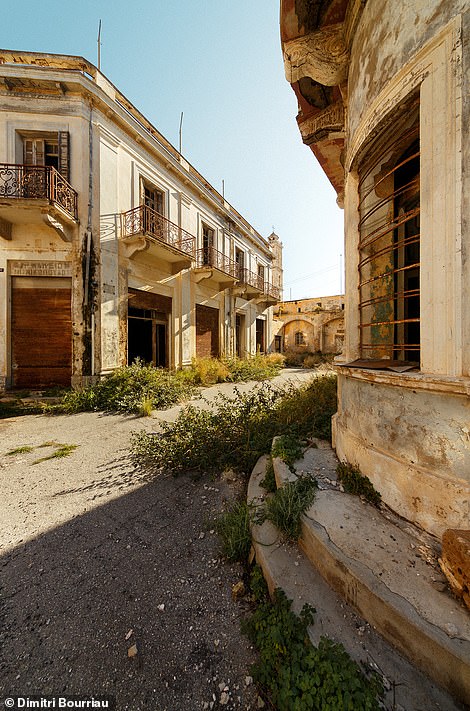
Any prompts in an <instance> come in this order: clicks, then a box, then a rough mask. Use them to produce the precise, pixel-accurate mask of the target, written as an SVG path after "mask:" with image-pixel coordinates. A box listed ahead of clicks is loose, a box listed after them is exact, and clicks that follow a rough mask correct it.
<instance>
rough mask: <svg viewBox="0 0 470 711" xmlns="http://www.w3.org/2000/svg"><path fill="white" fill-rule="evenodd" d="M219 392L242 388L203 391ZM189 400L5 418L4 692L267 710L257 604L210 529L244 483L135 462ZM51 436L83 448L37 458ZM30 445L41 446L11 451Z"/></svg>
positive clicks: (120, 705) (0, 682)
mask: <svg viewBox="0 0 470 711" xmlns="http://www.w3.org/2000/svg"><path fill="white" fill-rule="evenodd" d="M309 377H310V374H309V373H308V372H305V371H285V372H284V373H283V374H282V375H281V376H279V377H278V378H277V379H276V381H277V382H278V383H282V382H286V380H287V379H293V380H294V381H297V382H302V381H304V380H306V379H308V378H309ZM252 387H253V384H242V385H241V386H239V388H240V389H241V390H248V389H250V388H252ZM220 391H222V392H225V393H228V394H229V393H230V392H233V386H231V385H221V386H214V387H213V388H209V389H207V390H205V391H204V397H205V398H206V399H207V400H208V401H209V402H210V401H211V400H212V399H213V397H214V396H215V395H216V394H217V393H218V392H220ZM202 404H203V406H204V403H202ZM206 406H207V405H206ZM178 411H179V407H178V408H172V409H171V410H168V411H166V412H164V413H163V412H156V413H154V416H153V417H152V418H136V417H132V416H122V415H104V414H100V413H82V414H77V415H69V416H65V415H63V416H57V417H47V416H27V417H17V418H11V419H8V420H0V500H1V502H2V505H1V531H0V556H1V557H0V570H1V574H0V575H1V577H0V584H1V599H0V616H1V624H2V628H3V644H2V651H1V662H0V664H1V666H0V700H1V697H2V696H3V697H5V696H13V695H15V694H18V695H32V694H44V693H48V694H60V693H66V694H82V695H87V696H89V697H91V696H92V695H95V696H96V695H99V694H110V695H112V696H114V697H115V698H116V702H117V706H116V708H117V709H119V710H121V709H130V710H132V711H139V710H141V709H142V710H144V709H145V710H146V711H147V710H149V711H150V710H151V711H193V710H194V711H196V710H197V709H204V708H207V709H210V708H219V707H222V706H223V707H224V708H227V709H235V708H240V709H246V710H249V709H254V708H257V706H258V703H259V701H258V695H257V692H256V689H255V688H254V686H253V684H252V683H250V678H249V676H248V675H249V666H250V664H251V663H252V661H253V660H254V653H253V650H252V649H251V647H250V645H249V643H248V641H247V640H246V639H245V638H244V637H243V636H242V635H241V633H240V631H239V622H240V618H241V617H242V616H243V615H244V613H245V611H246V604H245V603H243V602H242V603H240V602H234V601H233V600H232V595H231V588H232V585H233V584H234V583H236V582H237V581H238V580H239V579H240V577H241V575H242V571H241V569H240V568H239V567H238V566H229V565H227V564H226V563H225V562H224V561H223V560H222V559H221V556H220V549H219V543H218V540H217V537H216V535H215V534H214V533H213V528H212V522H213V519H214V516H215V515H216V514H217V513H218V512H220V511H221V510H222V509H223V507H224V505H226V502H227V501H230V500H232V499H233V498H234V497H236V496H237V495H238V494H239V493H240V492H239V485H238V483H237V482H234V481H227V480H217V481H212V480H211V479H210V478H209V477H207V476H206V477H204V476H203V477H201V478H199V479H197V480H196V479H192V478H190V477H189V476H181V477H178V478H176V479H175V478H173V477H163V476H160V477H156V478H155V477H153V478H151V477H148V476H146V475H145V474H144V473H142V472H137V471H135V470H134V468H133V467H132V464H131V462H130V461H129V459H128V448H129V440H130V434H131V432H132V431H136V430H141V429H145V430H149V431H150V430H154V429H155V428H158V420H159V419H166V420H170V421H171V420H173V419H174V418H175V417H176V416H177V413H178ZM54 442H55V443H60V444H73V445H77V447H76V449H75V450H74V451H72V452H71V454H70V455H69V456H67V457H65V458H62V459H49V460H45V461H41V462H38V460H39V459H41V458H43V457H46V456H47V455H49V454H51V453H52V452H53V451H54V449H55V446H56V445H54V444H51V443H54ZM46 443H49V444H46ZM43 445H45V446H43ZM20 447H31V448H32V449H31V451H28V452H23V453H17V454H13V455H11V454H7V452H11V451H12V450H14V449H17V448H20ZM134 645H135V649H134ZM129 650H131V651H130V653H131V654H133V653H134V652H135V651H136V652H137V654H136V655H135V656H132V657H129V656H128V654H129Z"/></svg>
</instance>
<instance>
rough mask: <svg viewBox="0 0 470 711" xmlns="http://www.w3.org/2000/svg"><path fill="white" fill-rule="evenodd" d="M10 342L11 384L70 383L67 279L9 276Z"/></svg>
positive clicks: (70, 338)
mask: <svg viewBox="0 0 470 711" xmlns="http://www.w3.org/2000/svg"><path fill="white" fill-rule="evenodd" d="M11 345H12V349H11V350H12V376H13V385H14V386H15V387H21V388H23V387H27V388H41V387H48V386H50V385H70V379H71V375H72V316H71V280H70V279H66V278H46V277H13V279H12V289H11Z"/></svg>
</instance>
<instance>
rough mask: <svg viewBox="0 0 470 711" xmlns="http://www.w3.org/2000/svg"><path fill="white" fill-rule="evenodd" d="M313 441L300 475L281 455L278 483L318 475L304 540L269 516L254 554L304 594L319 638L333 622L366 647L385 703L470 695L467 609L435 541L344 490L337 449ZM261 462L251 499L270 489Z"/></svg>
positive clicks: (445, 702) (409, 704)
mask: <svg viewBox="0 0 470 711" xmlns="http://www.w3.org/2000/svg"><path fill="white" fill-rule="evenodd" d="M315 445H317V446H316V447H313V448H310V449H308V450H307V451H306V453H305V455H304V458H303V459H302V460H301V461H300V462H298V463H297V465H296V473H295V474H292V473H291V472H290V471H289V469H288V468H287V467H286V466H285V464H284V463H283V462H281V461H280V460H278V459H275V460H274V467H275V474H276V480H277V484H278V486H279V485H282V484H284V483H285V482H286V481H289V480H291V479H292V478H295V477H296V476H298V475H301V474H305V473H308V474H314V475H315V476H316V478H317V481H318V484H319V491H318V492H317V495H316V498H315V501H314V503H313V505H312V506H311V507H310V509H309V510H308V511H307V514H306V515H305V516H304V517H303V520H302V535H301V539H300V541H299V547H297V546H294V547H292V546H287V545H286V544H285V543H283V542H282V539H281V538H280V536H279V534H278V532H277V530H276V529H275V528H274V527H273V526H272V525H271V524H269V522H265V523H264V524H263V525H262V526H261V527H259V526H256V527H254V529H253V540H254V547H255V551H256V556H257V560H258V562H259V563H260V565H261V566H262V568H263V570H264V573H265V576H266V579H267V581H268V585H269V586H270V589H271V590H272V589H273V588H274V587H281V588H283V589H284V590H285V592H286V593H287V595H288V596H289V597H292V598H293V599H294V606H296V607H297V609H300V608H301V607H302V604H303V603H304V602H310V604H312V605H313V606H314V607H316V609H317V611H318V612H317V618H319V619H320V624H318V622H317V623H316V624H315V625H314V629H313V631H312V634H313V637H314V638H315V636H317V637H319V636H320V635H319V634H318V630H319V629H322V630H326V631H323V632H322V633H324V634H328V636H332V637H333V638H334V639H336V640H338V641H342V642H343V644H345V646H346V649H347V650H348V652H349V653H350V654H351V655H352V656H353V658H356V659H359V658H361V656H360V655H361V653H364V652H366V653H367V654H366V659H367V660H368V661H369V662H370V663H371V664H372V666H374V665H376V666H377V667H378V668H379V669H380V670H381V673H382V674H383V676H384V677H385V679H386V685H388V686H389V690H388V694H387V696H388V703H389V704H390V705H389V706H387V707H388V708H396V707H397V703H399V704H400V705H401V706H402V707H403V708H404V709H406V711H412V709H416V710H418V709H426V711H428V710H430V709H438V708H439V709H453V708H459V706H458V703H464V704H465V702H467V703H468V699H470V616H469V615H468V612H467V611H466V609H465V607H464V606H463V605H462V604H461V603H460V602H459V601H457V600H456V599H455V598H454V597H453V596H452V595H451V593H450V592H449V590H448V588H447V586H446V584H445V579H444V577H443V576H442V574H441V572H440V570H439V568H438V565H437V554H438V550H437V546H438V542H437V541H436V540H435V539H432V538H431V537H430V536H427V534H425V533H423V532H422V531H420V530H419V529H416V528H415V527H413V526H412V525H411V524H409V522H406V521H403V520H402V519H399V518H398V517H397V516H395V515H394V514H393V513H392V512H391V511H389V510H388V509H386V508H385V507H383V508H382V509H381V510H378V509H376V508H375V507H373V506H371V505H370V504H368V503H365V502H363V501H362V500H361V499H360V498H359V497H355V496H351V495H349V494H345V493H344V492H342V491H341V490H340V486H339V485H338V482H337V481H336V472H335V469H336V463H337V462H336V458H335V455H334V453H333V452H332V450H331V448H330V447H329V445H328V444H327V443H322V442H315ZM264 469H265V463H264V462H263V461H260V462H259V463H258V465H257V467H256V468H255V470H254V471H253V474H252V477H251V480H250V485H249V490H248V498H249V500H255V501H262V500H263V498H264V497H265V495H266V492H265V491H264V489H262V488H261V487H260V484H259V482H260V480H261V479H262V478H263V476H264ZM302 551H303V552H302ZM333 591H334V592H333ZM333 600H336V602H335V603H334V604H333ZM338 601H340V602H338ZM332 606H333V608H334V609H333V608H332ZM357 615H360V616H361V617H360V618H359V617H357ZM343 622H344V624H343ZM315 628H316V630H315ZM328 629H330V630H331V631H332V634H329V633H328ZM358 630H359V631H361V630H362V632H361V636H360V639H361V642H364V643H365V645H363V648H361V643H359V645H358V635H359V632H358ZM377 633H379V634H377ZM385 640H386V641H385ZM317 641H318V640H317ZM402 655H404V656H405V657H406V658H407V660H408V661H407V660H405V659H404V658H403V656H402ZM362 658H364V656H363V657H362ZM418 669H420V670H421V672H420V671H418ZM430 679H432V680H433V681H434V682H435V684H433V683H432V682H431V681H430ZM437 685H439V686H441V687H443V689H445V690H446V691H443V690H442V689H439V688H438V686H437ZM446 692H447V693H446ZM393 696H394V699H395V700H394V699H393V698H392V697H393ZM451 697H453V699H455V702H454V701H452V698H451ZM397 699H399V701H398V702H397Z"/></svg>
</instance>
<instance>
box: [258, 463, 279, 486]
mask: <svg viewBox="0 0 470 711" xmlns="http://www.w3.org/2000/svg"><path fill="white" fill-rule="evenodd" d="M260 484H261V486H262V487H263V489H266V491H267V492H268V494H274V492H275V491H276V489H277V485H276V477H275V475H274V464H273V458H272V457H271V456H268V458H267V461H266V471H265V474H264V478H263V479H261V481H260Z"/></svg>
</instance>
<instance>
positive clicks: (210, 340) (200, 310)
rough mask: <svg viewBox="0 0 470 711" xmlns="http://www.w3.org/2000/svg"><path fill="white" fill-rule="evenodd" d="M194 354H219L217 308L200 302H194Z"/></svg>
mask: <svg viewBox="0 0 470 711" xmlns="http://www.w3.org/2000/svg"><path fill="white" fill-rule="evenodd" d="M196 355H197V357H198V358H209V357H210V356H214V357H215V358H216V357H217V356H218V355H219V310H218V309H213V308H211V307H210V306H202V305H201V304H196Z"/></svg>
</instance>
